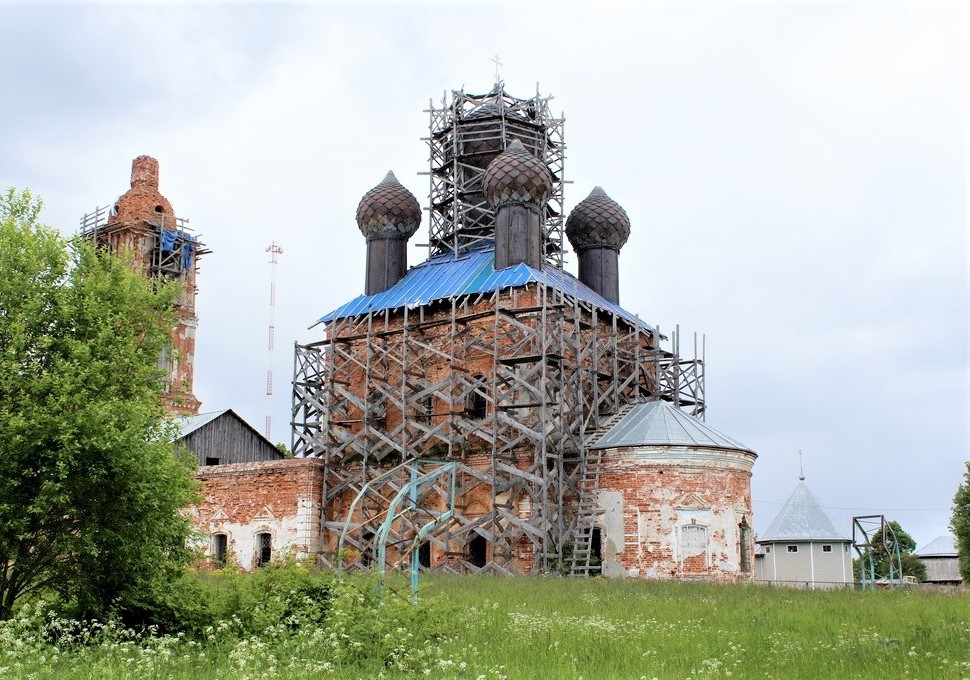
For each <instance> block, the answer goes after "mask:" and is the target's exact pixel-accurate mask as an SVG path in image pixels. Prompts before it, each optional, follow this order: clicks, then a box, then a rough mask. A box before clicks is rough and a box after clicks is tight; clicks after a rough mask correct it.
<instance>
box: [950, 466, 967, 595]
mask: <svg viewBox="0 0 970 680" xmlns="http://www.w3.org/2000/svg"><path fill="white" fill-rule="evenodd" d="M966 466H967V469H966V470H965V471H964V473H963V483H962V484H960V486H958V487H957V492H956V495H954V496H953V513H952V514H951V515H950V529H951V530H952V531H953V535H954V536H956V537H957V551H958V552H959V554H960V577H961V578H963V581H964V583H970V461H967V463H966Z"/></svg>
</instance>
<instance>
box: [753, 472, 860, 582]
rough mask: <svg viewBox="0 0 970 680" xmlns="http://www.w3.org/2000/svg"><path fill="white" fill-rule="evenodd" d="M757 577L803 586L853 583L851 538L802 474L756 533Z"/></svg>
mask: <svg viewBox="0 0 970 680" xmlns="http://www.w3.org/2000/svg"><path fill="white" fill-rule="evenodd" d="M756 543H757V548H756V550H755V579H756V580H758V581H766V582H769V583H776V584H778V585H790V586H795V587H802V588H839V587H843V586H844V585H845V584H847V583H853V582H854V578H853V574H852V539H851V537H849V536H848V535H847V534H846V532H845V531H842V530H840V529H839V527H838V525H837V524H836V522H835V520H834V519H832V516H831V515H830V514H829V513H828V511H826V510H825V508H824V507H822V504H821V503H820V502H819V500H818V498H816V497H815V494H813V493H812V491H811V489H809V488H808V486H807V485H806V484H805V478H804V477H800V478H799V482H798V486H796V487H795V490H794V491H793V492H792V495H791V497H789V499H788V500H787V501H786V502H785V505H784V506H783V507H782V508H781V510H780V511H779V512H778V515H777V517H775V519H774V521H773V522H772V523H771V525H770V526H769V527H768V530H767V531H765V532H764V534H763V535H761V536H759V537H758V538H757V541H756Z"/></svg>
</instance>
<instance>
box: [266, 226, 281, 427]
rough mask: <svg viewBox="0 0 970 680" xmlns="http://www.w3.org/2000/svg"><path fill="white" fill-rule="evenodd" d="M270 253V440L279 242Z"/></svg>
mask: <svg viewBox="0 0 970 680" xmlns="http://www.w3.org/2000/svg"><path fill="white" fill-rule="evenodd" d="M266 252H267V253H270V259H269V267H270V275H269V331H268V334H267V342H266V349H267V353H268V354H267V357H266V427H265V435H266V438H267V439H269V440H270V441H273V440H272V435H273V415H272V413H273V340H274V336H275V335H276V277H277V274H276V269H277V266H278V265H279V260H278V259H277V256H278V255H281V254H282V253H283V249H282V248H280V245H279V243H277V242H276V241H273V242H272V243H271V244H269V246H267V248H266Z"/></svg>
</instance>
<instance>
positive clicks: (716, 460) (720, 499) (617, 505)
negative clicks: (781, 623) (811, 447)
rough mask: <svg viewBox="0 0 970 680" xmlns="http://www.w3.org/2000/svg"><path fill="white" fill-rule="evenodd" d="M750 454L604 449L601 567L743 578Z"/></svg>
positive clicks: (749, 521)
mask: <svg viewBox="0 0 970 680" xmlns="http://www.w3.org/2000/svg"><path fill="white" fill-rule="evenodd" d="M754 459H755V456H754V454H752V453H750V452H747V451H734V450H726V449H715V448H698V447H677V446H662V447H661V446H657V447H629V448H618V449H607V450H605V451H604V452H603V474H602V475H601V477H600V491H599V499H598V501H599V509H600V511H601V515H600V519H599V526H600V529H601V532H602V534H601V536H602V539H601V540H602V558H603V572H604V574H606V575H608V576H634V577H641V578H657V579H684V578H704V579H710V580H718V581H734V580H740V579H748V578H750V577H751V565H753V563H754V544H753V541H752V534H751V531H750V528H751V526H752V525H753V518H752V514H751V469H752V466H753V464H754Z"/></svg>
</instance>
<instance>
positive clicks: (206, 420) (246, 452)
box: [175, 408, 285, 466]
mask: <svg viewBox="0 0 970 680" xmlns="http://www.w3.org/2000/svg"><path fill="white" fill-rule="evenodd" d="M178 422H179V425H180V426H181V428H182V432H181V435H180V436H179V438H178V439H176V440H175V441H176V442H177V443H180V444H182V445H184V446H185V447H186V448H187V449H188V450H189V451H191V452H192V453H193V454H195V457H196V458H197V459H198V460H199V465H200V466H206V465H232V464H233V463H254V462H257V461H264V460H281V459H282V458H285V456H284V455H283V454H282V453H281V452H280V451H279V449H277V448H276V447H275V446H274V445H273V443H272V442H271V441H269V440H268V439H267V438H266V437H264V436H263V435H261V434H260V433H259V431H258V430H257V429H256V428H254V427H253V426H252V425H250V424H249V423H247V422H246V421H245V420H243V419H242V418H241V417H239V415H238V414H237V413H236V412H235V411H233V410H232V409H231V408H227V409H225V410H222V411H213V412H211V413H200V414H198V415H195V416H186V417H183V418H179V419H178Z"/></svg>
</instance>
